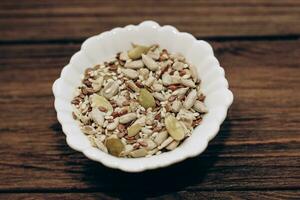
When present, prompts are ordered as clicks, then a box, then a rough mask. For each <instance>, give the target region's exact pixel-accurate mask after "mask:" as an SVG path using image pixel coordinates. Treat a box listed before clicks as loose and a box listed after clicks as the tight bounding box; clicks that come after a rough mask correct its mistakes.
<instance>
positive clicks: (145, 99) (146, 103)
mask: <svg viewBox="0 0 300 200" xmlns="http://www.w3.org/2000/svg"><path fill="white" fill-rule="evenodd" d="M138 101H139V103H140V104H141V106H143V107H144V108H146V109H147V108H154V107H155V100H154V97H153V95H152V94H151V93H150V92H149V91H148V90H147V89H145V88H142V89H141V90H140V96H139V97H138Z"/></svg>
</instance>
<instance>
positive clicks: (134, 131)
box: [127, 124, 142, 137]
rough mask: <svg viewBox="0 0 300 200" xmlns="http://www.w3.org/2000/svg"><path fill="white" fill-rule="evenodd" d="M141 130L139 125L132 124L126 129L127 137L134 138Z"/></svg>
mask: <svg viewBox="0 0 300 200" xmlns="http://www.w3.org/2000/svg"><path fill="white" fill-rule="evenodd" d="M141 129H142V126H141V125H140V124H133V125H131V126H130V127H128V129H127V131H128V136H129V137H133V136H135V135H136V134H138V133H139V132H140V130H141Z"/></svg>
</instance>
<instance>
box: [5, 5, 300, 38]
mask: <svg viewBox="0 0 300 200" xmlns="http://www.w3.org/2000/svg"><path fill="white" fill-rule="evenodd" d="M146 19H153V20H156V21H158V22H159V23H161V24H162V25H165V24H172V25H174V26H176V27H178V29H179V30H180V31H186V32H190V33H192V34H193V35H195V36H196V37H218V36H222V37H228V36H229V37H238V36H280V35H286V36H288V35H295V36H299V33H300V24H299V21H300V2H299V1H294V0H288V1H287V0H279V1H270V0H260V1H256V0H255V1H242V0H240V1H233V0H230V1H222V2H220V1H216V0H214V1H192V0H189V1H180V0H175V1H168V0H163V1H159V2H157V1H155V0H146V1H136V0H135V1H133V0H131V1H122V0H117V1H108V0H102V1H95V0H88V1H78V0H77V1H72V2H65V1H60V0H53V1H34V0H29V1H23V2H20V1H16V0H10V1H1V2H0V42H3V41H28V40H29V41H40V40H65V39H67V40H83V39H85V38H87V37H89V36H91V35H95V34H99V33H101V32H103V31H107V30H110V29H112V28H114V27H118V26H125V25H127V24H137V23H139V22H141V21H143V20H146Z"/></svg>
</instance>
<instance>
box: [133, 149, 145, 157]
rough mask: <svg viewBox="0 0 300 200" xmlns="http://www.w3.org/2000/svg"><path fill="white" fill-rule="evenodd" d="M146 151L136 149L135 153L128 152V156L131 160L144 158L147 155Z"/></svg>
mask: <svg viewBox="0 0 300 200" xmlns="http://www.w3.org/2000/svg"><path fill="white" fill-rule="evenodd" d="M147 153H148V151H147V150H146V149H144V148H142V149H137V150H135V151H132V152H130V154H129V155H130V156H132V157H133V158H140V157H144V156H145V155H147Z"/></svg>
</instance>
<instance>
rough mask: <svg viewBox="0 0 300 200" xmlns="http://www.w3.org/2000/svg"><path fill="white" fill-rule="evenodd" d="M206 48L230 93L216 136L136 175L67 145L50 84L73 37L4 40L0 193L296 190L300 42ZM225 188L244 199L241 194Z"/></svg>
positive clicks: (299, 177)
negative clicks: (188, 154)
mask: <svg viewBox="0 0 300 200" xmlns="http://www.w3.org/2000/svg"><path fill="white" fill-rule="evenodd" d="M212 45H213V47H214V49H215V52H216V56H217V57H218V58H219V60H220V63H222V66H223V67H224V68H225V71H226V76H227V78H228V80H229V83H230V87H231V89H232V91H233V93H234V94H235V100H234V104H233V105H232V108H231V109H230V112H229V115H228V118H227V119H226V121H225V122H224V124H223V126H222V128H221V131H220V133H219V135H218V136H217V137H216V138H215V139H214V140H213V141H212V142H211V143H210V145H209V148H208V149H207V150H206V151H205V152H204V153H203V154H202V155H201V156H198V157H196V158H192V159H188V160H187V161H185V162H182V163H179V164H176V165H173V166H171V167H169V168H166V169H161V170H154V171H147V172H143V173H139V174H128V173H124V172H120V171H117V170H112V169H108V168H105V167H103V166H102V165H101V164H99V163H96V162H92V161H89V160H88V159H87V158H85V157H84V156H83V155H82V154H80V153H78V152H75V151H73V150H71V149H70V148H69V147H68V146H67V145H66V142H65V137H64V135H63V133H62V131H61V127H60V125H59V124H58V122H57V120H56V114H55V111H54V109H53V100H54V99H53V96H52V92H51V85H52V83H53V81H54V80H55V79H56V78H57V77H58V76H59V73H60V71H61V68H62V66H64V65H65V64H67V62H68V59H69V58H70V56H71V55H72V54H73V53H75V52H76V51H77V50H78V49H79V47H80V45H79V44H68V43H66V44H26V45H25V44H20V45H1V46H0V66H1V67H0V103H1V106H0V113H1V115H0V128H1V129H0V132H1V134H0V141H4V142H1V145H0V154H1V160H0V177H1V179H2V180H1V181H0V192H9V191H13V192H25V193H26V192H30V191H35V192H41V193H42V192H47V191H51V192H63V191H71V192H72V191H73V192H74V191H76V192H88V193H89V192H105V194H106V193H113V192H117V193H122V194H124V193H126V191H129V190H131V189H132V188H135V190H137V191H139V192H140V193H143V194H144V195H145V196H162V195H164V194H169V193H174V192H177V191H182V190H187V191H189V192H188V194H184V195H185V196H189V195H193V193H191V191H198V190H208V191H212V190H226V191H227V190H266V189H268V190H283V189H284V190H297V189H300V188H299V186H300V155H299V152H300V135H299V131H300V126H299V124H300V123H299V122H300V94H299V92H298V91H299V85H300V79H299V75H300V74H299V64H300V59H299V55H300V49H299V45H300V41H299V40H290V41H289V40H287V41H232V42H213V43H212ZM153 187H155V188H160V189H157V190H153ZM161 188H163V189H161ZM196 193H197V192H196ZM283 194H284V193H283ZM294 194H295V192H292V193H291V195H292V196H293V195H294ZM296 194H297V193H296ZM20 195H21V196H22V195H26V194H20ZM53 195H55V194H53ZM59 195H61V194H59ZM89 195H90V194H89ZM179 195H180V194H179ZM184 195H182V196H184ZM199 195H200V193H199ZM201 195H202V194H201ZM201 195H200V197H201ZM207 195H208V196H207V198H208V197H210V196H209V195H210V194H209V192H208V193H207ZM215 195H216V198H218V197H220V198H221V197H222V195H223V193H215ZM224 195H225V196H226V195H227V196H228V198H230V195H232V196H233V197H235V196H234V195H237V196H236V197H237V198H243V193H242V192H241V193H239V192H238V193H234V192H233V193H230V192H228V193H226V192H225V193H224ZM239 195H242V196H241V197H239ZM245 195H247V192H246V193H245ZM253 195H254V196H253V198H254V197H255V195H256V194H255V193H253ZM257 195H259V194H257ZM262 195H264V193H262ZM275 195H277V193H276V192H275ZM278 195H281V193H278ZM265 196H266V195H265ZM16 197H17V196H16ZM42 197H43V195H42V196H41V198H42ZM54 197H55V196H54ZM67 197H68V195H67ZM67 197H66V198H67ZM92 197H93V196H92ZM92 197H91V198H92ZM205 197H206V196H205V195H204V198H205ZM258 197H259V196H258ZM187 198H188V197H187ZM191 198H192V196H191Z"/></svg>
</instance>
